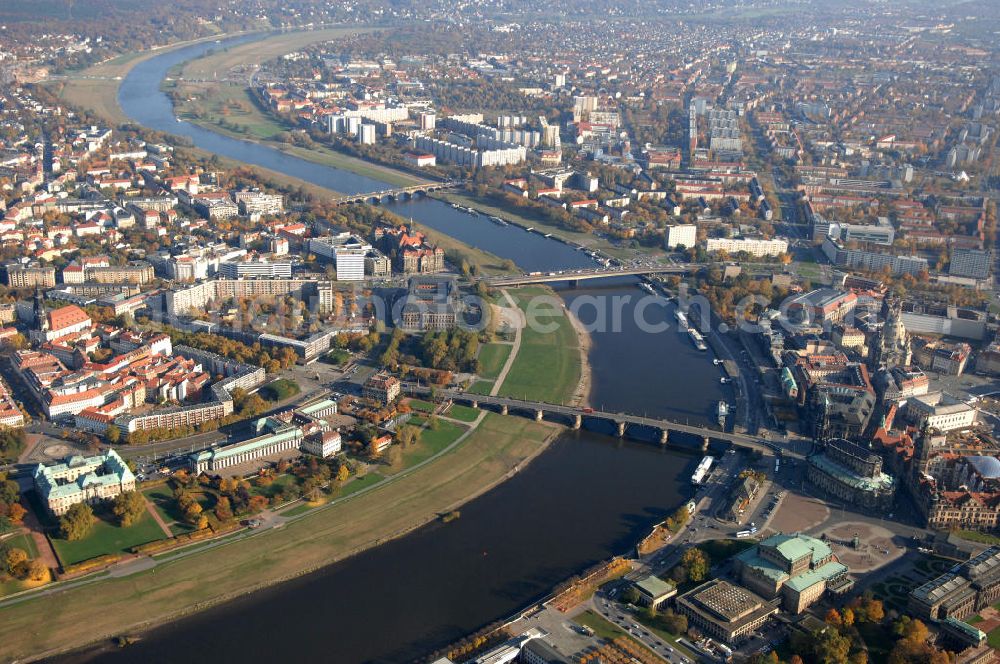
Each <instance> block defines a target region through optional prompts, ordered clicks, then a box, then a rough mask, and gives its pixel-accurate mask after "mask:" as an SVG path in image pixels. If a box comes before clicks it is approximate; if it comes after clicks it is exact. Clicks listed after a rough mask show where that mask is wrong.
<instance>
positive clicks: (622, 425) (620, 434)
mask: <svg viewBox="0 0 1000 664" xmlns="http://www.w3.org/2000/svg"><path fill="white" fill-rule="evenodd" d="M618 437H619V438H624V437H625V423H624V422H618Z"/></svg>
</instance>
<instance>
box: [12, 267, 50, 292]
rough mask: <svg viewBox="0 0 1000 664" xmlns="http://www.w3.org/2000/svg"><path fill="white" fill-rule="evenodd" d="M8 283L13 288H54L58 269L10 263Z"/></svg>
mask: <svg viewBox="0 0 1000 664" xmlns="http://www.w3.org/2000/svg"><path fill="white" fill-rule="evenodd" d="M7 285H8V286H10V287H11V288H53V287H54V286H55V285H56V269H55V268H54V267H41V266H36V265H17V264H10V265H8V266H7Z"/></svg>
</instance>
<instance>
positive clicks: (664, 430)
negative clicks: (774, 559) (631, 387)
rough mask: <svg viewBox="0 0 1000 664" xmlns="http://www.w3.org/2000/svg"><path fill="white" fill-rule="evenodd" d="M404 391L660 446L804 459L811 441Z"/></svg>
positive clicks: (413, 388) (411, 388)
mask: <svg viewBox="0 0 1000 664" xmlns="http://www.w3.org/2000/svg"><path fill="white" fill-rule="evenodd" d="M403 391H404V392H406V393H407V394H410V395H413V396H427V395H431V394H432V393H433V395H434V396H435V397H436V398H439V399H447V400H451V401H455V402H462V403H467V404H469V405H470V406H472V407H473V408H482V407H484V406H488V407H490V408H492V409H494V410H496V411H498V412H500V413H501V414H503V415H509V414H518V415H523V416H528V417H533V418H534V419H536V420H538V421H542V420H544V419H546V418H549V419H558V420H560V421H562V422H563V423H565V424H568V425H569V426H570V427H571V428H573V429H580V428H581V427H583V425H584V422H585V421H588V420H589V421H595V422H605V423H608V424H611V425H612V426H613V428H614V431H615V433H616V435H617V436H618V437H619V438H623V437H625V436H627V435H629V434H630V433H632V434H635V433H637V432H638V431H639V430H645V431H647V432H653V433H654V435H656V436H658V439H659V443H660V444H661V445H667V444H668V443H669V442H670V436H671V434H674V433H677V434H687V435H691V436H696V437H699V438H701V447H702V449H703V450H707V449H708V445H709V443H710V442H711V441H713V440H717V441H722V442H725V443H731V444H733V445H737V446H739V447H744V448H747V449H752V450H759V451H761V452H765V453H768V454H771V453H774V452H776V451H778V450H780V451H781V452H782V453H783V454H785V455H787V456H790V457H795V458H800V459H801V458H805V456H806V455H807V454H808V452H809V448H810V447H811V443H810V442H809V441H807V440H783V439H777V440H774V441H765V440H762V439H761V437H760V436H751V435H749V434H745V433H737V432H727V431H723V430H721V429H713V428H711V427H705V426H698V425H694V424H682V423H680V422H674V421H673V420H667V419H662V418H656V417H646V416H645V415H630V414H628V413H621V412H614V411H604V410H595V409H592V408H581V407H579V406H565V405H562V404H553V403H546V402H544V401H528V400H524V399H515V398H512V397H502V396H487V395H483V394H473V393H471V392H463V391H460V390H435V389H432V388H430V387H428V386H425V385H418V384H416V383H404V384H403Z"/></svg>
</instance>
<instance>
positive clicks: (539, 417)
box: [535, 409, 545, 422]
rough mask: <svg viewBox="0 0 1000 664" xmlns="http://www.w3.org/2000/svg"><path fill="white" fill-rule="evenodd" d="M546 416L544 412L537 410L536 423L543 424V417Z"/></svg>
mask: <svg viewBox="0 0 1000 664" xmlns="http://www.w3.org/2000/svg"><path fill="white" fill-rule="evenodd" d="M544 415H545V412H544V411H542V410H541V409H539V410H536V411H535V421H536V422H541V421H542V417H543V416H544Z"/></svg>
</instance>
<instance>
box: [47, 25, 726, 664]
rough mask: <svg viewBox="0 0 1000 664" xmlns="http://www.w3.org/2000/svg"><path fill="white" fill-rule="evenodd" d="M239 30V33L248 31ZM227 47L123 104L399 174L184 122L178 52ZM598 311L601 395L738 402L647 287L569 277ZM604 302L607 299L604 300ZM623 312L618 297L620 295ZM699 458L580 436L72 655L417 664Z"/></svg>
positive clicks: (330, 173)
mask: <svg viewBox="0 0 1000 664" xmlns="http://www.w3.org/2000/svg"><path fill="white" fill-rule="evenodd" d="M247 40H248V38H246V37H243V38H237V39H235V40H232V41H230V42H228V43H235V42H243V41H247ZM224 46H225V43H223V44H221V45H220V44H213V43H206V44H198V45H193V46H187V47H184V48H181V49H178V50H175V51H168V52H166V53H164V54H162V55H157V56H155V57H153V58H151V59H149V60H146V61H144V62H142V63H140V64H139V65H137V66H136V67H135V68H134V69H133V70H132V71H131V73H130V74H129V75H128V76H127V77H126V79H125V80H124V81H123V83H122V86H121V88H120V94H119V101H120V103H121V106H122V108H123V109H124V111H125V113H126V114H127V115H129V116H130V117H131V118H132V119H134V120H135V121H137V122H139V123H141V124H143V125H145V126H147V127H149V128H151V129H156V130H160V131H166V132H170V133H174V134H179V135H183V136H187V137H188V138H190V139H191V140H192V141H194V143H195V145H197V146H198V147H199V148H202V149H204V150H207V151H210V152H214V153H217V154H219V155H220V156H224V157H229V158H232V159H237V160H240V161H243V162H246V163H248V164H252V165H256V166H261V167H264V168H268V169H273V170H275V171H280V172H283V173H287V174H289V175H293V176H295V177H298V178H301V179H303V180H306V181H309V182H312V183H314V184H318V185H321V186H325V187H329V188H331V189H334V190H337V191H342V192H349V193H355V192H362V191H373V190H378V189H383V188H386V187H387V185H386V184H385V183H382V182H378V181H375V180H372V179H370V178H366V177H362V176H357V175H354V174H351V173H346V172H344V171H340V170H337V169H334V168H330V167H326V166H321V165H318V164H314V163H312V162H308V161H305V160H302V159H298V158H295V157H291V156H289V155H285V154H283V153H281V152H279V151H277V150H274V149H272V148H270V147H267V146H264V145H258V144H254V143H249V142H245V141H240V140H237V139H233V138H229V137H226V136H222V135H220V134H216V133H214V132H212V131H209V130H206V129H202V128H200V127H196V126H194V125H191V124H189V123H186V122H177V121H176V120H175V117H174V112H173V109H172V108H171V104H170V101H169V99H168V98H167V97H166V95H164V94H163V93H162V92H161V91H160V89H159V86H160V83H161V81H162V80H163V78H164V77H165V76H166V74H167V71H168V70H169V69H170V68H171V67H172V66H174V65H175V64H178V63H181V62H184V61H186V60H189V59H192V58H195V57H199V56H200V55H203V54H204V53H206V52H207V51H208V50H209V49H212V48H221V47H224ZM393 209H394V211H396V212H397V213H399V214H401V215H403V216H406V217H411V216H412V217H413V219H414V220H416V221H417V222H419V223H422V224H426V225H427V226H430V227H432V228H435V229H437V230H440V231H442V232H444V233H447V234H448V235H451V236H453V237H455V238H457V239H459V240H462V241H464V242H466V243H468V244H470V245H473V246H477V247H481V248H483V249H485V250H487V251H490V252H492V253H494V254H496V255H498V256H501V257H503V258H511V259H513V260H514V261H515V262H516V263H517V264H518V265H519V266H521V267H522V268H523V269H525V270H528V271H533V270H556V269H566V268H576V267H585V266H588V265H590V264H591V263H590V259H589V258H587V256H586V255H584V254H583V253H582V252H578V251H575V250H573V249H572V248H570V247H568V246H567V245H565V244H562V243H560V242H557V241H554V240H550V239H546V238H544V237H542V236H540V235H537V234H533V233H527V232H525V231H523V230H520V229H518V228H516V227H513V226H509V227H501V226H497V225H495V224H492V223H491V222H489V221H488V220H486V219H485V218H483V217H475V216H471V215H468V214H465V213H463V212H459V211H456V210H454V209H452V208H451V207H450V206H448V205H445V204H443V203H440V202H438V201H433V200H429V199H422V200H417V201H412V202H408V203H403V204H398V205H396V206H394V207H393ZM560 295H561V296H562V297H563V298H564V299H565V300H566V302H567V304H569V305H570V306H576V305H581V306H579V313H580V317H581V319H582V320H583V322H584V323H589V322H591V321H592V320H594V318H595V316H596V315H597V314H596V311H597V309H596V308H595V305H594V302H602V301H603V302H605V303H610V302H611V298H615V297H617V298H621V300H620V302H621V305H620V311H621V312H622V315H621V317H620V318H621V321H622V322H621V324H620V325H619V326H617V327H616V326H614V325H611V324H610V323H609V324H607V325H604V326H602V328H604V329H598V330H595V331H593V332H592V334H591V338H592V341H593V343H592V347H591V351H590V363H591V366H592V389H591V394H590V401H591V403H593V404H594V405H596V406H603V407H605V408H608V409H620V410H623V411H628V412H633V413H645V414H649V415H658V416H663V417H670V418H675V419H679V420H685V419H686V420H688V421H690V422H692V423H694V422H706V423H707V422H709V421H711V419H712V413H713V410H714V407H715V403H716V402H717V401H718V400H719V399H731V398H732V395H731V393H730V392H729V389H728V388H727V387H725V386H722V385H720V384H719V377H720V375H721V374H720V372H719V370H718V369H717V368H716V367H714V366H713V365H712V363H711V361H710V357H711V356H710V355H707V354H705V353H699V352H697V351H696V350H695V349H694V348H693V347H692V345H691V343H690V341H689V340H688V339H687V337H686V336H684V335H680V334H678V333H677V332H676V330H675V329H673V328H674V326H671V329H669V330H668V331H665V332H659V333H650V332H646V331H643V330H641V329H640V326H639V325H638V324H637V323H636V320H635V317H634V315H633V314H634V312H635V309H636V303H637V302H638V301H639V300H640V298H642V297H643V295H644V293H643V292H642V291H641V290H639V289H638V288H637V287H636V285H635V282H633V281H629V280H625V279H620V280H610V281H606V282H603V285H602V286H598V287H594V288H580V289H564V290H561V291H560ZM596 306H600V305H596ZM608 308H609V309H611V307H610V306H609V307H608ZM645 319H646V321H647V322H649V323H661V322H672V321H673V316H672V307H663V306H653V307H649V308H647V309H646V310H645ZM696 462H697V457H696V456H693V455H691V454H690V453H685V452H680V451H677V450H672V449H667V450H661V449H659V448H658V447H656V446H653V445H649V444H644V443H637V442H621V441H618V440H616V439H613V438H610V437H608V436H606V435H603V434H601V433H599V432H592V431H581V432H567V433H566V434H564V435H562V436H561V437H559V438H558V439H557V440H556V441H555V442H554V443H553V444H552V445H551V447H550V448H549V449H548V450H547V451H546V452H545V453H543V454H542V455H541V456H539V457H538V458H537V459H536V460H535V461H534V462H532V463H531V464H530V465H528V466H527V467H526V468H525V469H524V470H522V471H521V472H520V473H518V474H517V475H515V476H514V477H513V478H511V479H509V480H508V481H506V482H504V483H503V484H501V485H500V486H498V487H497V488H495V489H493V490H492V491H489V492H488V493H486V494H484V495H483V496H481V497H479V498H476V499H475V500H473V501H471V502H470V503H468V504H467V505H465V506H464V507H463V508H462V517H461V518H460V519H458V520H456V521H453V522H451V523H449V524H441V523H434V524H431V525H428V526H425V527H423V528H421V529H419V530H417V531H415V532H414V533H412V534H410V535H407V536H405V537H402V538H400V539H398V540H395V541H392V542H389V543H386V544H383V545H381V546H379V547H377V548H374V549H371V550H369V551H367V552H365V553H362V554H359V555H356V556H354V557H352V558H349V559H348V560H345V561H342V562H340V563H336V564H334V565H331V566H329V567H327V568H325V569H322V570H320V571H317V572H314V573H311V574H309V575H306V576H303V577H301V578H300V579H297V580H293V581H290V582H287V583H283V584H280V585H278V586H275V587H273V588H271V589H268V590H265V591H262V592H259V593H256V594H254V595H252V596H249V597H246V598H243V599H240V600H237V601H233V602H229V603H226V604H223V605H220V606H218V607H215V608H212V609H209V610H207V611H204V612H201V613H198V614H195V615H192V616H190V617H188V618H185V619H183V620H179V621H177V622H174V623H171V624H168V625H165V626H163V627H161V628H158V629H155V630H153V631H151V632H150V633H148V634H147V635H146V636H145V638H144V639H143V640H142V641H140V642H139V643H138V644H136V645H134V646H131V647H129V648H125V649H123V650H110V651H109V650H106V649H99V650H90V651H83V652H78V653H75V654H73V655H70V656H68V657H66V658H64V660H65V661H98V660H99V661H105V660H107V661H113V662H143V663H149V662H173V661H176V660H177V658H178V656H179V655H180V653H183V654H182V655H180V656H181V657H183V659H184V661H186V662H190V663H201V662H204V663H206V664H208V663H212V664H214V663H215V662H219V661H331V662H405V661H412V660H414V659H417V658H419V657H421V656H423V655H426V654H428V653H429V652H431V651H433V650H435V649H436V648H439V647H441V646H443V645H446V644H448V643H450V642H452V641H454V640H456V639H458V638H460V637H462V636H463V635H465V634H467V633H470V632H472V631H475V630H476V629H478V628H479V627H481V626H482V625H484V624H487V623H490V622H492V621H494V620H497V619H501V618H504V617H507V616H509V615H511V614H513V613H515V612H516V611H518V610H519V609H521V608H523V607H525V606H527V605H529V604H530V603H531V602H532V601H534V600H537V599H538V598H540V597H542V596H544V595H546V594H547V593H548V592H549V591H550V590H551V589H552V587H553V586H554V585H555V584H557V583H559V582H560V581H562V580H563V579H565V578H567V577H569V576H571V575H573V574H575V573H578V572H579V571H581V570H583V569H585V568H586V567H588V566H590V565H591V564H593V563H595V562H597V561H599V560H602V559H606V558H608V557H610V556H611V555H614V554H620V553H624V552H627V551H628V550H630V548H631V547H632V546H633V545H634V544H635V542H636V541H637V540H638V539H639V538H640V537H641V536H642V535H643V534H644V533H645V532H646V531H647V530H648V528H649V527H650V526H651V525H652V524H653V523H655V522H657V521H659V520H661V519H662V518H664V516H665V515H666V514H668V513H669V512H670V511H672V510H673V509H675V508H676V506H677V505H678V504H680V503H681V502H682V501H683V500H684V499H686V498H687V497H688V496H689V494H690V493H691V490H690V484H689V480H688V478H689V476H690V472H691V469H692V467H693V465H694V463H696Z"/></svg>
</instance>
